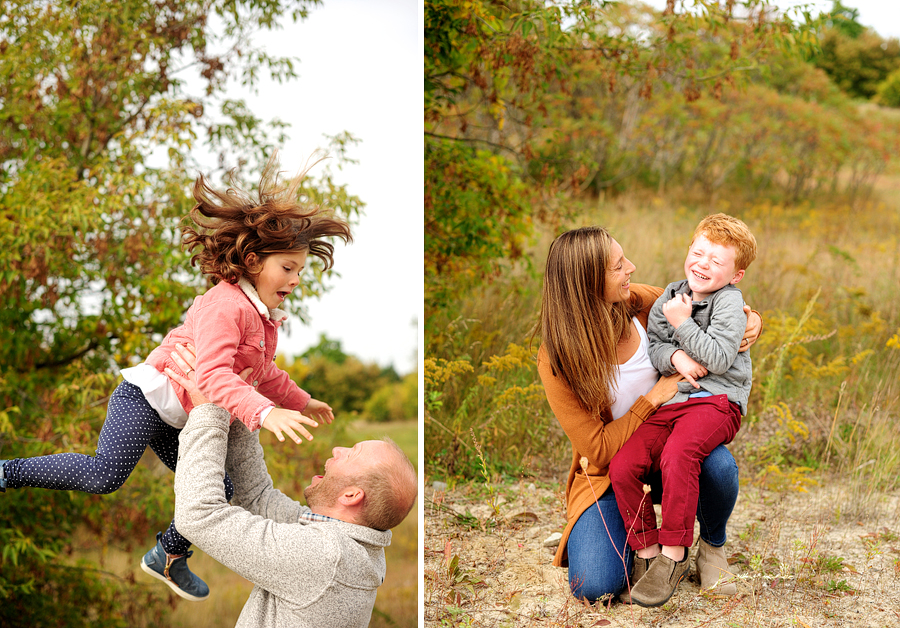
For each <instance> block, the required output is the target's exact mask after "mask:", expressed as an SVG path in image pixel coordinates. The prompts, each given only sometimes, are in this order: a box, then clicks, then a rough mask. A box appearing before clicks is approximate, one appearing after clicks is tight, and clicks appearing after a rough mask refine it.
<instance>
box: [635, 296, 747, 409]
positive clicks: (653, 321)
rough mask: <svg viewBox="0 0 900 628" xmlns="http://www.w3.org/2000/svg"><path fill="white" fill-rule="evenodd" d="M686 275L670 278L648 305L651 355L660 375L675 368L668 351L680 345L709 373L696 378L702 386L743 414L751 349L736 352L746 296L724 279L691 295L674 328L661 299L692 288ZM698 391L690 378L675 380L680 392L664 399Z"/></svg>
mask: <svg viewBox="0 0 900 628" xmlns="http://www.w3.org/2000/svg"><path fill="white" fill-rule="evenodd" d="M690 292H691V289H690V287H689V286H688V282H687V279H682V280H681V281H676V282H673V283H670V284H669V285H668V286H666V289H665V290H664V291H663V293H662V294H661V295H660V297H659V298H658V299H657V300H656V303H654V304H653V307H652V308H651V309H650V317H649V319H648V321H647V336H648V337H649V339H650V349H649V353H650V361H651V362H653V366H654V367H656V370H657V371H659V372H660V374H661V375H672V374H674V373H676V372H677V370H676V369H675V367H674V366H672V354H673V353H675V352H676V351H678V350H679V349H681V350H683V351H684V352H685V353H687V354H688V355H689V356H690V357H692V358H693V359H694V360H696V361H697V362H698V363H699V364H701V365H702V366H704V367H705V368H706V369H707V371H709V374H708V375H706V377H702V378H700V379H698V380H697V383H698V384H700V388H701V389H703V390H705V391H707V392H709V393H712V394H713V395H728V400H729V401H732V402H734V403H736V404H738V405H739V406H740V407H741V414H742V415H746V414H747V401H748V399H749V398H750V385H751V383H752V379H753V366H752V364H751V362H750V352H749V351H745V352H743V353H738V349H740V347H741V338H743V337H744V331H745V330H746V329H747V315H746V314H744V298H743V296H742V295H741V291H740V289H738V288H737V287H736V286H733V285H728V286H725V287H724V288H722V289H721V290H718V291H716V292H715V293H713V294H712V295H710V296H709V297H708V298H707V299H704V300H703V301H699V302H698V301H695V302H694V304H693V311H692V312H691V318H689V319H687V320H686V321H684V322H683V323H682V324H681V325H679V326H678V329H675V328H674V327H672V326H671V325H670V324H669V321H667V320H666V316H665V314H663V311H662V306H663V303H665V302H666V301H668V300H670V299H671V298H672V297H674V296H675V295H676V294H690ZM693 392H698V391H697V389H696V388H694V387H693V386H691V384H690V382H681V383H679V384H678V392H677V393H676V394H675V396H674V397H673V398H672V399H671V400H670V401H667V402H666V403H665V404H663V405H668V404H670V403H681V402H683V401H687V399H688V395H690V394H691V393H693Z"/></svg>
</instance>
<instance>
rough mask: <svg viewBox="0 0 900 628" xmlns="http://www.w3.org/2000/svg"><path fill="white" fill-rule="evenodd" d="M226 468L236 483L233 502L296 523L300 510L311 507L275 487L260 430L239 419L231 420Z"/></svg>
mask: <svg viewBox="0 0 900 628" xmlns="http://www.w3.org/2000/svg"><path fill="white" fill-rule="evenodd" d="M225 469H226V470H227V471H228V474H229V475H230V476H231V481H232V482H233V483H234V497H232V499H231V503H232V504H233V505H235V506H240V507H241V508H244V509H246V510H247V511H249V512H251V513H253V514H254V515H260V516H261V517H265V518H266V519H271V520H272V521H277V522H281V523H296V522H297V519H298V518H299V517H300V515H301V513H303V512H308V511H309V508H307V507H306V506H303V505H301V504H300V503H299V502H297V501H296V500H294V499H291V498H290V497H288V496H287V495H285V494H284V493H282V492H281V491H279V490H278V489H276V488H275V487H274V485H273V482H272V477H271V476H270V475H269V470H268V468H267V467H266V461H265V458H264V457H263V448H262V445H261V444H260V442H259V431H256V432H251V431H250V430H248V429H247V426H246V425H244V424H243V423H241V422H240V421H234V422H232V424H231V429H230V431H229V435H228V454H227V456H226V458H225Z"/></svg>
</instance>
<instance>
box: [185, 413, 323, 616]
mask: <svg viewBox="0 0 900 628" xmlns="http://www.w3.org/2000/svg"><path fill="white" fill-rule="evenodd" d="M229 421H230V415H229V413H228V412H227V411H226V410H223V409H222V408H219V407H218V406H216V405H213V404H205V405H201V406H198V407H195V408H194V409H193V410H192V411H191V414H190V416H189V417H188V421H187V424H186V425H185V427H184V429H183V430H182V431H181V435H180V437H179V440H180V447H179V451H178V466H177V469H176V472H175V525H176V527H177V528H178V531H179V532H181V533H182V534H183V535H184V536H185V537H187V538H189V539H190V540H191V542H193V543H194V544H195V545H196V546H197V547H199V548H200V549H202V550H203V551H204V552H206V553H207V554H209V555H210V556H212V557H213V558H214V559H215V560H217V561H219V562H220V563H222V564H223V565H225V566H226V567H228V568H229V569H231V570H232V571H234V572H235V573H237V574H239V575H241V576H243V577H244V578H246V579H248V580H250V581H251V582H253V583H254V584H257V585H259V586H260V587H262V588H263V589H265V590H267V591H269V592H271V593H273V594H274V595H276V596H279V597H282V598H284V599H285V600H289V601H291V602H294V603H298V604H304V603H307V602H309V601H310V600H313V599H315V598H316V596H318V595H320V594H321V592H322V589H321V587H323V586H327V583H329V582H330V581H331V576H332V573H331V572H332V571H333V569H334V563H335V561H336V560H337V558H338V556H339V551H340V550H339V548H337V547H335V546H334V544H333V543H332V542H331V541H330V539H328V538H327V536H325V535H323V534H322V532H321V530H320V529H318V528H317V526H304V525H300V524H297V523H293V524H289V523H277V522H275V521H273V520H271V519H266V518H263V517H260V516H257V515H254V514H252V513H250V512H248V511H247V510H245V509H243V508H240V507H238V506H231V505H229V504H228V502H227V501H226V500H225V487H224V477H225V470H224V469H225V458H226V454H227V450H228V448H229V442H228V435H229V431H230V430H229V426H228V424H229ZM235 423H237V422H235ZM258 453H259V454H260V455H261V452H258ZM240 466H244V468H246V465H240ZM241 477H244V476H243V475H242V476H241ZM269 482H271V480H269ZM235 484H236V486H239V485H238V484H237V478H235ZM279 503H282V502H280V501H279ZM294 521H296V518H295V519H294Z"/></svg>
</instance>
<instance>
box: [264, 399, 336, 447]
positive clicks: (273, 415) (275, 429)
mask: <svg viewBox="0 0 900 628" xmlns="http://www.w3.org/2000/svg"><path fill="white" fill-rule="evenodd" d="M329 409H330V408H329ZM303 424H306V425H309V426H310V427H319V424H318V423H316V422H315V421H313V420H312V419H310V418H308V417H305V416H303V415H302V414H300V413H299V412H297V411H296V410H285V409H284V408H275V409H274V410H272V411H271V412H269V416H267V417H266V420H265V422H264V423H263V427H264V428H266V429H267V430H269V431H270V432H272V433H273V434H275V436H276V438H278V440H279V441H281V442H282V443H283V442H284V436H283V435H282V432H284V433H285V434H287V435H288V436H290V437H291V440H292V441H294V442H295V443H297V444H298V445H299V444H300V443H301V442H303V441H301V440H300V436H297V434H296V433H295V432H294V430H297V432H300V434H301V435H302V436H303V437H304V438H305V439H306V440H312V439H313V437H312V434H310V433H309V431H308V430H307V429H306V428H305V427H303Z"/></svg>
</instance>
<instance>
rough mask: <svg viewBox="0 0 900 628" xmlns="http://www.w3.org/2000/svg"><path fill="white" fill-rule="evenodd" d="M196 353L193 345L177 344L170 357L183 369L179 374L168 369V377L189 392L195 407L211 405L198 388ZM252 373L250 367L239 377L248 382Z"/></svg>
mask: <svg viewBox="0 0 900 628" xmlns="http://www.w3.org/2000/svg"><path fill="white" fill-rule="evenodd" d="M194 351H195V350H194V345H192V344H189V345H187V346H184V345H183V344H181V343H178V344H176V345H175V351H173V352H172V353H170V354H169V355H171V356H172V359H173V360H174V361H175V364H177V365H178V368H180V369H181V373H177V372H175V371H173V370H172V369H170V368H169V367H166V375H168V376H169V377H170V378H172V381H174V382H175V383H176V384H178V385H180V386H181V387H182V388H184V389H185V390H186V391H187V393H188V395H190V397H191V403H192V404H194V405H195V406H202V405H203V404H204V403H210V401H209V399H207V398H206V396H205V395H204V394H203V393H202V392H200V388H198V387H197V382H196V374H195V372H194V367H195V366H196V365H197V356H196V354H195V353H194ZM252 372H253V369H252V368H250V367H249V366H248V367H247V368H245V369H244V370H243V371H241V372H240V373H239V374H238V377H240V378H241V379H242V380H244V381H247V380H248V379H250V374H251V373H252Z"/></svg>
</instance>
